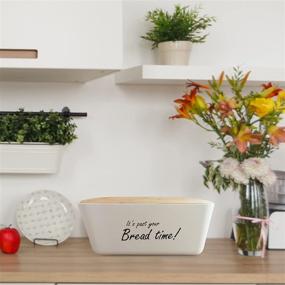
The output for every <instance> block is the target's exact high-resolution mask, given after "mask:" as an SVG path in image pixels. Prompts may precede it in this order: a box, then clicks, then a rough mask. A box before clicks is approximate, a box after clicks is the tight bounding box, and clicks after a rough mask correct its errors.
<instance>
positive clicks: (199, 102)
mask: <svg viewBox="0 0 285 285" xmlns="http://www.w3.org/2000/svg"><path fill="white" fill-rule="evenodd" d="M197 91H198V90H197V89H196V88H194V89H192V90H191V91H190V93H186V94H184V95H183V96H182V98H180V99H176V100H175V101H174V102H175V103H177V104H179V105H180V106H179V107H177V108H176V110H177V112H178V114H177V115H174V116H171V117H169V118H170V119H180V118H184V119H192V118H193V114H197V113H200V112H202V111H204V110H206V109H207V108H208V106H207V103H206V102H205V100H204V98H203V97H202V96H199V95H197Z"/></svg>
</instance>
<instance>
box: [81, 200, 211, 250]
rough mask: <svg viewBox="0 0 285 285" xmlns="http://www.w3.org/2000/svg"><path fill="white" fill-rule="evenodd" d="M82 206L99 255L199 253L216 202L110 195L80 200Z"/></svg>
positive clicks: (92, 241) (88, 229)
mask: <svg viewBox="0 0 285 285" xmlns="http://www.w3.org/2000/svg"><path fill="white" fill-rule="evenodd" d="M79 208H80V210H81V214H82V217H83V221H84V224H85V228H86V230H87V234H88V237H89V240H90V243H91V246H92V249H93V250H94V251H95V252H97V253H99V254H142V255H144V254H152V255H154V254H156V255H158V254H161V255H162V254H164V255H197V254H200V253H201V252H202V251H203V249H204V245H205V241H206V237H207V232H208V228H209V224H210V220H211V216H212V212H213V208H214V203H213V202H210V201H205V200H196V199H190V198H167V197H165V198H162V197H160V198H155V197H109V198H95V199H90V200H85V201H81V202H80V205H79Z"/></svg>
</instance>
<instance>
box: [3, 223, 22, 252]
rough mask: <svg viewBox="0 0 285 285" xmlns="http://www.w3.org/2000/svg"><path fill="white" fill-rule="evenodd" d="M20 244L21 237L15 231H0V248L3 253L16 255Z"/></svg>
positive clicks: (7, 229)
mask: <svg viewBox="0 0 285 285" xmlns="http://www.w3.org/2000/svg"><path fill="white" fill-rule="evenodd" d="M20 243H21V237H20V234H19V232H18V231H17V230H16V229H14V228H11V227H7V228H3V229H1V230H0V248H1V250H2V252H3V253H8V254H12V253H16V252H17V251H18V249H19V247H20Z"/></svg>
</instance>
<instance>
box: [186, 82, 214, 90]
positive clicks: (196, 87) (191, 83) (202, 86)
mask: <svg viewBox="0 0 285 285" xmlns="http://www.w3.org/2000/svg"><path fill="white" fill-rule="evenodd" d="M186 87H194V89H197V90H199V89H200V88H203V89H209V86H208V85H203V84H200V83H197V82H194V81H192V80H187V82H186Z"/></svg>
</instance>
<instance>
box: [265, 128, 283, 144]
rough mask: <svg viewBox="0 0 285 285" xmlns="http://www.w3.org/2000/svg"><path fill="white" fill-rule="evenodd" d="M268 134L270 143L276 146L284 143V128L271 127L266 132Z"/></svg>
mask: <svg viewBox="0 0 285 285" xmlns="http://www.w3.org/2000/svg"><path fill="white" fill-rule="evenodd" d="M268 132H269V134H270V143H271V144H273V145H278V144H279V143H284V142H285V127H276V126H272V127H270V128H269V130H268Z"/></svg>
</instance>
